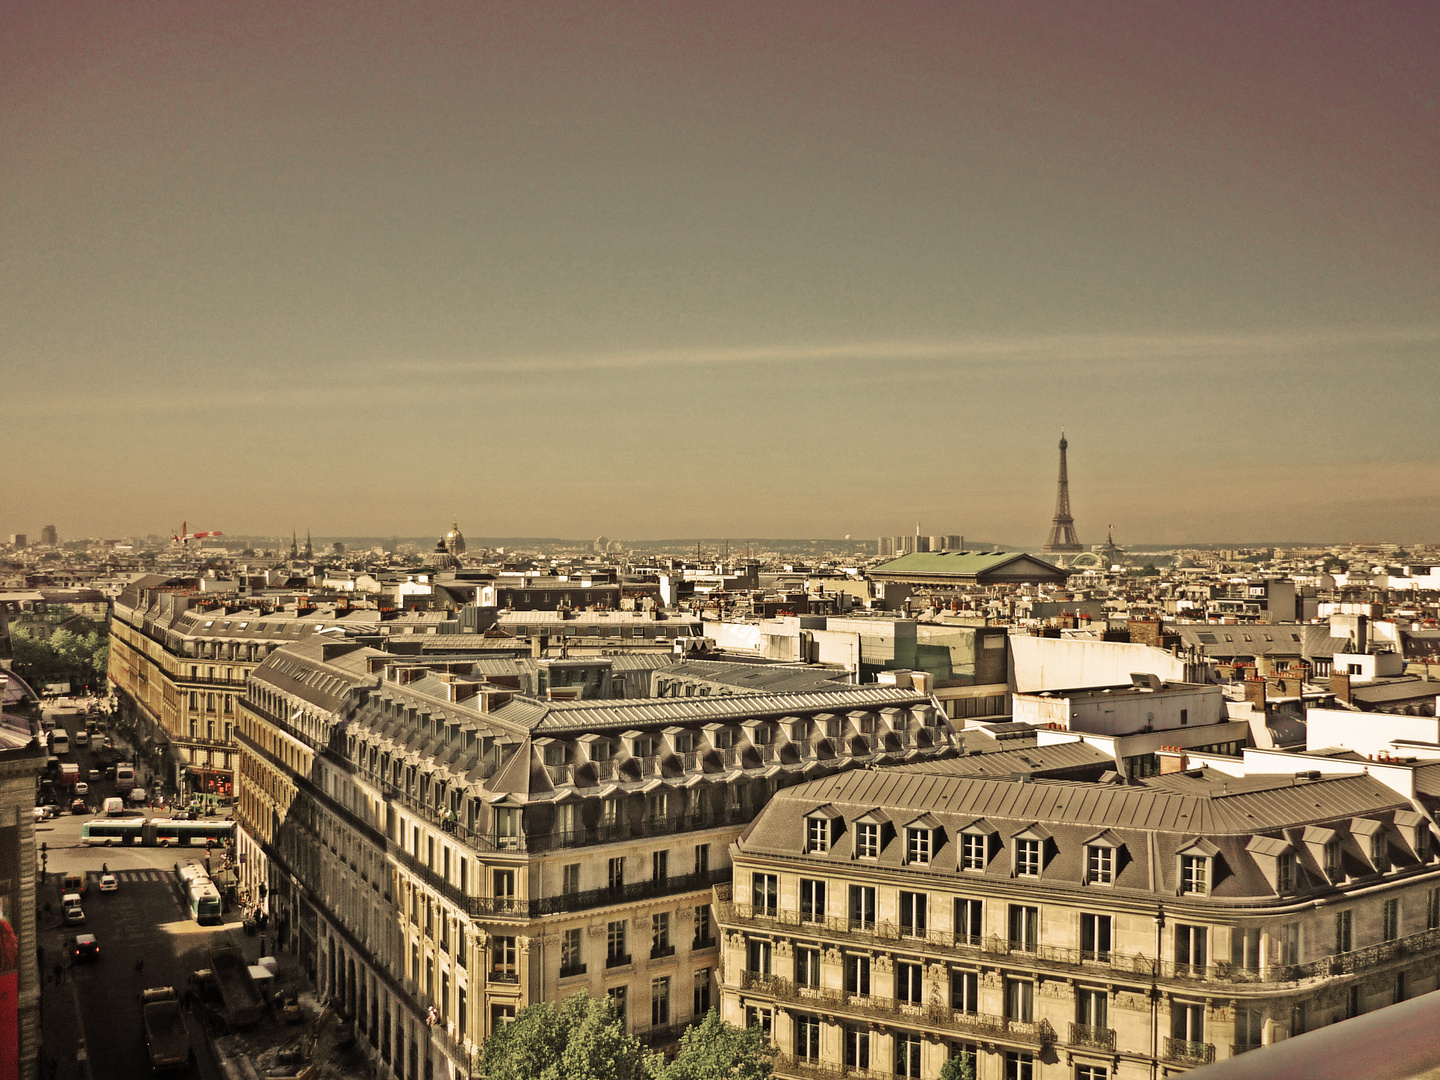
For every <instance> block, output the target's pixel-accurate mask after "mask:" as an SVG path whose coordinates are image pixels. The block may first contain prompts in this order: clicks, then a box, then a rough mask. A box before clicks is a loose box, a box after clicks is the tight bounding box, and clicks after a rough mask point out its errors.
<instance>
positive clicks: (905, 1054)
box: [895, 1031, 921, 1080]
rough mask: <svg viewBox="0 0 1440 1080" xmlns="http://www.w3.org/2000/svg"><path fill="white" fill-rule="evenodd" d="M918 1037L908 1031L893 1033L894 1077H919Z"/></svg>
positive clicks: (919, 1041) (919, 1040)
mask: <svg viewBox="0 0 1440 1080" xmlns="http://www.w3.org/2000/svg"><path fill="white" fill-rule="evenodd" d="M920 1043H921V1039H920V1036H919V1035H916V1034H914V1033H913V1032H908V1031H897V1032H896V1033H895V1075H896V1076H906V1077H915V1078H917V1080H918V1078H919V1076H920Z"/></svg>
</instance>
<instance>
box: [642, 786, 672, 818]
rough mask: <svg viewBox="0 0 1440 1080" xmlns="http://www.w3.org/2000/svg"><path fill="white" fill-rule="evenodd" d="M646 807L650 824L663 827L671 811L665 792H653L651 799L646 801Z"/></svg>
mask: <svg viewBox="0 0 1440 1080" xmlns="http://www.w3.org/2000/svg"><path fill="white" fill-rule="evenodd" d="M645 807H646V811H647V816H648V817H649V818H650V824H652V825H663V824H664V823H665V819H666V817H667V815H668V814H669V810H670V802H669V799H668V798H667V797H666V793H665V792H663V791H652V792H651V793H650V796H649V798H648V799H646V802H645Z"/></svg>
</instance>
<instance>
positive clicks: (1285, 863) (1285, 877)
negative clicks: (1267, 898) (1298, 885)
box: [1275, 851, 1295, 894]
mask: <svg viewBox="0 0 1440 1080" xmlns="http://www.w3.org/2000/svg"><path fill="white" fill-rule="evenodd" d="M1275 891H1276V892H1277V893H1281V894H1284V893H1288V892H1294V891H1295V853H1294V852H1293V851H1282V852H1281V853H1280V854H1279V856H1278V857H1277V858H1276V859H1275Z"/></svg>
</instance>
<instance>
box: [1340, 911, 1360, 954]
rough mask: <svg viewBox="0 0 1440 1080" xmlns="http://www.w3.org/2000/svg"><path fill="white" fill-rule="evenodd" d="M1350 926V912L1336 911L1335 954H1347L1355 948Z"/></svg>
mask: <svg viewBox="0 0 1440 1080" xmlns="http://www.w3.org/2000/svg"><path fill="white" fill-rule="evenodd" d="M1351 926H1352V920H1351V912H1349V911H1337V912H1336V913H1335V951H1336V952H1337V953H1347V952H1349V951H1350V950H1351V949H1353V948H1354V947H1355V945H1354V942H1355V939H1354V937H1353V936H1352V934H1351Z"/></svg>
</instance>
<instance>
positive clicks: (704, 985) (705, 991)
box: [694, 967, 710, 1019]
mask: <svg viewBox="0 0 1440 1080" xmlns="http://www.w3.org/2000/svg"><path fill="white" fill-rule="evenodd" d="M709 1011H710V969H709V968H708V967H707V968H701V969H700V970H699V971H697V972H695V1001H694V1015H695V1017H696V1019H699V1018H701V1017H703V1016H704V1015H705V1014H706V1013H708V1012H709Z"/></svg>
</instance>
